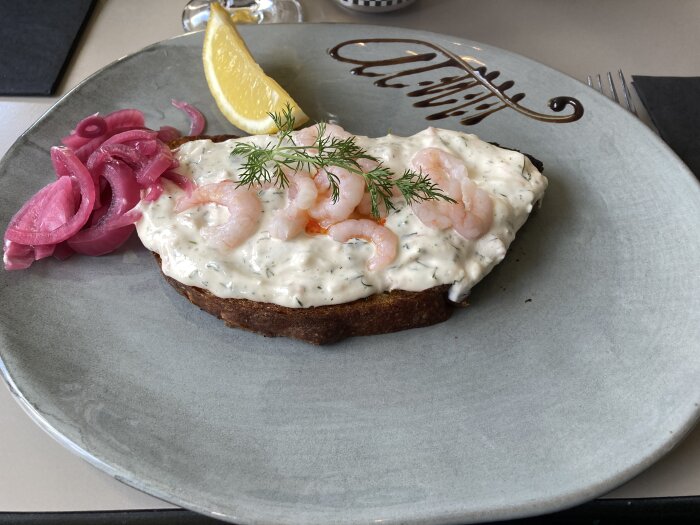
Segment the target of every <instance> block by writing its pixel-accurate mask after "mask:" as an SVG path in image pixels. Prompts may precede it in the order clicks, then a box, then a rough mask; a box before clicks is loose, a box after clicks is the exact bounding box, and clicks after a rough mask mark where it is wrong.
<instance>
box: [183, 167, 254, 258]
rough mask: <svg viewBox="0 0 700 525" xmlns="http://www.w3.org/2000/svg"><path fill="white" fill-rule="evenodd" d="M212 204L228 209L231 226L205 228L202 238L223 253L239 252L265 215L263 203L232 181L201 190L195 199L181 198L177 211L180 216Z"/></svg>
mask: <svg viewBox="0 0 700 525" xmlns="http://www.w3.org/2000/svg"><path fill="white" fill-rule="evenodd" d="M208 203H214V204H219V205H221V206H226V208H227V209H228V211H229V213H230V217H229V219H228V221H227V222H225V223H223V224H220V225H218V226H207V227H205V228H202V237H204V238H205V239H207V240H209V241H211V242H212V244H213V245H214V246H215V247H217V248H219V249H221V250H226V249H231V248H235V247H236V246H239V245H240V244H242V243H243V242H244V241H245V240H246V239H247V238H248V237H250V236H251V235H252V234H253V233H254V232H255V230H256V228H257V225H258V222H259V221H260V215H261V214H262V205H261V204H260V199H258V196H257V195H256V194H255V192H253V191H250V190H246V189H243V188H238V187H236V183H235V182H232V181H229V180H226V181H222V182H217V183H214V184H206V185H204V186H199V187H198V188H197V189H195V190H194V191H193V192H192V195H190V196H184V197H182V198H180V199H179V200H178V201H177V203H176V204H175V208H174V211H175V213H180V212H183V211H185V210H188V209H190V208H193V207H194V206H199V205H202V204H208Z"/></svg>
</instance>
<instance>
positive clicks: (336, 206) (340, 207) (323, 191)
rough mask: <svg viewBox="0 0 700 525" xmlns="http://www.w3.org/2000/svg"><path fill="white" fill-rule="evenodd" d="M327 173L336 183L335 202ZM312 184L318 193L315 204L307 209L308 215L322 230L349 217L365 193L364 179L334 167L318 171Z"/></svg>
mask: <svg viewBox="0 0 700 525" xmlns="http://www.w3.org/2000/svg"><path fill="white" fill-rule="evenodd" d="M328 173H330V174H331V175H334V176H335V177H336V179H337V181H338V187H339V193H338V200H336V201H335V202H333V194H332V191H331V188H330V184H329V182H328ZM314 182H315V183H316V187H317V188H319V190H320V192H319V198H318V199H317V200H316V203H315V204H314V205H313V206H311V207H310V208H309V215H310V216H311V218H312V219H315V220H316V221H318V223H319V224H320V225H321V226H323V227H324V228H326V227H328V226H330V225H331V224H335V223H336V222H340V221H343V220H345V219H347V218H348V217H350V215H351V214H352V212H353V211H354V210H355V208H356V207H357V205H358V204H360V201H362V197H363V195H364V193H365V179H364V178H363V177H362V176H361V175H358V174H357V173H352V172H350V171H348V170H346V169H343V168H338V167H336V166H333V167H329V168H326V169H325V170H323V169H321V170H318V173H317V174H316V176H315V177H314Z"/></svg>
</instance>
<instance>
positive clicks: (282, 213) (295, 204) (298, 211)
mask: <svg viewBox="0 0 700 525" xmlns="http://www.w3.org/2000/svg"><path fill="white" fill-rule="evenodd" d="M282 169H283V170H284V172H285V175H286V176H287V179H288V180H289V189H288V190H287V205H286V206H285V207H284V208H283V209H281V210H277V211H276V212H275V215H274V217H273V218H272V222H271V223H270V235H271V236H272V237H274V238H275V239H282V240H283V241H286V240H288V239H293V238H294V237H296V236H297V235H299V234H300V233H301V232H303V231H304V228H305V227H306V224H307V223H308V222H309V213H308V211H307V210H308V209H309V208H310V207H311V206H313V204H314V203H315V202H316V197H317V195H318V189H317V188H316V184H315V183H314V181H313V179H312V178H311V174H310V173H308V172H306V171H296V172H295V171H292V170H290V169H288V168H282Z"/></svg>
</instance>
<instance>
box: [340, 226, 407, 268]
mask: <svg viewBox="0 0 700 525" xmlns="http://www.w3.org/2000/svg"><path fill="white" fill-rule="evenodd" d="M328 235H330V236H331V238H333V240H335V241H338V242H347V241H349V240H350V239H363V240H365V241H369V242H371V243H373V244H374V254H373V255H372V256H371V257H370V258H369V260H368V261H367V269H369V270H381V269H382V268H386V267H387V266H389V265H390V264H391V263H392V262H393V261H394V259H395V258H396V250H397V246H398V244H399V239H398V237H397V236H396V234H395V233H394V232H393V231H391V230H390V229H389V228H387V227H386V226H382V225H381V224H378V223H376V222H374V221H371V220H369V219H348V220H346V221H343V222H339V223H337V224H334V225H332V226H331V227H330V228H328Z"/></svg>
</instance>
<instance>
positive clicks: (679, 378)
mask: <svg viewBox="0 0 700 525" xmlns="http://www.w3.org/2000/svg"><path fill="white" fill-rule="evenodd" d="M243 34H244V37H245V38H246V39H247V41H248V42H249V44H250V47H251V48H252V49H253V50H254V52H255V55H256V56H257V58H258V59H259V61H260V62H261V63H262V65H263V67H264V68H265V69H266V70H267V71H268V72H269V73H271V74H272V75H273V76H275V77H277V78H278V79H279V80H280V81H281V83H282V84H283V85H285V86H286V87H287V88H288V89H289V91H291V93H292V94H293V95H294V96H295V97H296V98H297V100H298V101H299V102H300V103H301V105H302V106H303V107H304V108H306V109H307V110H308V112H309V113H310V114H311V116H312V117H314V118H327V117H329V115H330V116H333V115H334V116H335V117H337V119H338V120H339V121H340V122H341V123H342V124H343V125H344V126H345V127H346V128H348V129H350V130H352V131H355V132H358V133H364V134H370V135H379V134H384V133H385V132H386V131H387V129H389V128H391V129H392V130H393V131H394V133H397V134H409V133H413V132H416V131H418V130H420V129H422V128H423V127H425V126H426V124H427V122H426V120H425V117H426V115H428V114H430V108H422V109H421V108H418V109H416V108H415V107H414V106H413V103H414V102H415V98H413V99H412V98H409V97H407V96H406V94H407V93H408V92H409V90H410V89H409V88H397V89H381V88H379V87H376V86H375V85H374V84H373V81H374V80H376V79H373V78H368V77H363V76H357V75H355V76H353V75H351V74H350V65H349V64H348V63H344V62H339V61H336V60H334V59H333V58H331V57H330V56H329V55H328V53H327V50H328V48H330V47H332V46H334V45H335V44H337V43H339V42H341V41H343V40H347V39H350V38H360V37H362V38H365V37H372V36H377V35H382V36H394V37H397V36H398V37H402V38H419V39H424V40H429V41H431V42H433V43H437V44H440V45H442V46H445V47H446V48H447V49H448V50H452V51H454V52H455V53H457V54H459V55H461V56H463V57H464V58H465V59H466V60H468V61H469V62H470V63H472V64H477V62H476V61H479V62H481V63H483V64H485V65H486V67H487V68H488V69H489V71H493V70H499V71H501V77H500V79H502V80H503V81H505V80H513V81H515V86H513V87H512V88H510V89H508V90H507V92H508V93H518V92H522V93H525V94H526V97H525V98H524V99H522V100H521V101H520V104H521V105H522V106H523V107H525V106H526V107H528V108H530V109H532V110H533V111H536V112H539V113H544V114H549V115H553V114H554V113H553V112H552V111H550V110H549V109H547V107H546V102H547V100H548V99H550V98H551V97H553V96H572V97H575V98H577V99H578V100H579V101H580V102H581V103H582V104H583V106H584V108H585V113H584V115H583V118H581V119H579V120H577V121H575V122H571V123H566V124H552V123H546V122H541V121H539V120H535V119H533V118H530V117H528V116H526V115H524V114H522V113H521V112H518V111H515V110H513V109H504V110H502V111H498V112H496V113H494V114H492V115H490V116H489V117H488V118H485V119H483V120H482V121H481V122H480V123H479V124H478V125H475V126H462V125H461V124H460V123H459V121H458V120H457V119H456V118H448V119H444V120H441V121H439V122H435V123H436V124H440V125H441V126H443V127H451V128H455V129H466V130H473V131H474V132H476V133H478V134H480V135H481V136H483V137H485V138H487V139H488V140H492V141H496V142H499V143H501V144H504V145H510V146H515V147H518V148H520V149H522V150H524V151H528V152H531V153H533V154H535V155H536V156H537V157H539V158H540V159H542V160H543V161H544V163H545V164H546V173H547V175H548V176H549V179H550V188H549V190H548V193H547V196H546V198H545V201H544V205H543V207H542V208H541V210H539V212H537V213H536V214H535V215H534V216H533V217H532V218H531V219H530V221H529V222H528V223H527V225H526V226H525V228H524V229H523V230H522V231H521V233H520V235H519V238H518V239H517V240H516V242H515V244H514V245H513V247H512V250H511V252H510V254H509V255H508V257H507V258H506V260H505V261H504V262H503V263H502V264H501V265H500V266H499V267H498V268H497V269H496V270H495V271H494V272H493V273H492V274H491V275H490V276H489V277H488V278H487V279H486V280H485V281H484V282H482V283H481V284H480V285H479V286H478V287H477V288H476V289H475V290H474V291H473V293H472V297H471V303H472V305H471V306H470V307H469V308H467V309H465V310H461V311H458V312H457V313H456V314H455V315H454V317H453V318H452V319H451V320H450V321H448V322H446V323H444V324H441V325H438V326H433V327H429V328H424V329H419V330H410V331H406V332H402V333H398V334H392V335H385V336H380V337H370V338H357V339H353V340H349V341H346V342H343V343H341V344H338V345H335V346H332V347H329V348H316V347H312V346H308V345H306V344H302V343H298V342H295V341H289V340H271V339H265V338H262V337H258V336H256V335H252V334H249V333H245V332H241V331H235V330H231V329H227V328H225V327H224V326H223V325H222V324H221V323H220V322H219V321H217V320H216V319H214V318H212V317H210V316H209V315H207V314H204V313H201V312H200V311H199V310H198V309H197V308H194V307H192V306H191V305H190V304H189V303H187V302H186V301H185V300H183V299H182V298H181V297H180V296H178V295H177V294H176V293H175V292H174V291H173V290H172V289H171V288H170V287H169V286H168V285H167V284H165V283H164V281H163V280H162V279H161V277H160V276H159V273H158V270H157V268H156V265H155V263H154V262H153V260H152V258H151V256H150V255H149V254H148V253H147V252H146V251H145V250H144V249H142V248H141V247H140V246H139V243H138V242H137V241H136V240H134V241H133V242H132V243H131V244H130V245H129V246H128V247H127V249H125V250H121V251H119V252H118V253H115V254H114V255H110V256H107V257H102V258H79V257H76V258H73V259H71V260H69V261H68V262H64V263H59V262H56V261H53V260H47V261H43V262H41V263H39V264H36V265H34V266H33V267H32V268H31V269H30V270H29V271H22V272H13V273H10V272H0V282H1V285H0V301H2V304H3V305H4V306H3V309H2V314H1V315H0V326H1V329H0V352H1V355H2V361H3V364H4V368H3V373H4V376H5V378H6V380H7V381H8V383H9V384H10V386H11V388H12V389H13V391H14V393H15V394H16V396H17V397H18V398H19V400H20V401H21V403H22V404H23V405H24V407H25V408H26V409H27V410H28V411H29V412H30V413H31V414H32V415H33V416H35V417H36V419H37V420H38V421H39V422H40V424H41V425H42V426H43V427H44V428H45V429H47V430H49V431H50V432H51V433H52V434H53V435H54V436H55V437H56V438H58V439H59V441H61V442H62V443H64V444H65V445H66V446H68V447H70V448H71V449H72V450H74V451H75V452H77V453H78V454H80V455H81V456H83V457H84V458H85V459H87V460H88V461H90V462H92V463H93V464H95V465H96V466H98V467H99V468H101V469H103V470H105V471H106V472H108V473H110V474H112V475H113V476H115V477H116V478H118V479H120V480H123V481H124V482H126V483H128V484H130V485H132V486H134V487H137V488H139V489H142V490H144V491H146V492H148V493H151V494H154V495H156V496H159V497H161V498H163V499H166V500H168V501H171V502H174V503H176V504H178V505H181V506H183V507H187V508H190V509H194V510H197V511H200V512H204V513H207V514H210V515H213V516H216V517H219V518H223V519H226V520H231V521H235V522H239V523H316V524H326V523H337V524H351V523H367V522H370V521H375V520H382V521H384V522H387V523H399V522H400V523H449V522H468V521H479V520H492V519H502V518H508V517H516V516H524V515H530V514H536V513H542V512H546V511H552V510H555V509H560V508H563V507H566V506H570V505H574V504H576V503H579V502H581V501H584V500H587V499H589V498H593V497H595V496H597V495H600V494H602V493H604V492H606V491H608V490H610V489H612V488H613V487H615V486H617V485H619V484H620V483H622V482H624V481H626V480H627V479H629V478H630V477H632V476H633V475H635V474H636V473H638V472H640V471H641V470H642V469H644V468H646V467H648V466H649V465H651V464H652V463H653V462H654V461H656V460H657V459H658V458H659V457H660V456H661V455H662V454H664V453H665V452H667V451H668V450H669V449H670V448H671V447H672V446H673V445H674V444H675V443H677V442H678V441H679V440H680V439H681V437H682V436H683V435H684V434H685V433H686V432H688V430H689V429H690V428H691V426H692V424H693V423H694V421H695V418H696V416H697V414H698V402H700V382H698V379H697V378H698V377H700V359H699V358H698V355H700V343H699V341H700V299H699V298H700V272H698V267H699V265H698V263H699V262H700V261H699V259H700V258H699V255H700V244H699V242H698V232H700V191H699V189H698V184H697V181H696V180H695V179H694V178H693V177H692V175H691V174H690V173H689V172H688V170H687V169H686V168H685V167H684V166H683V165H682V164H681V162H680V161H679V160H678V159H677V158H676V157H675V156H674V155H673V154H672V153H671V152H670V150H669V149H668V148H667V147H666V146H665V145H664V144H662V143H661V142H660V141H659V140H658V138H657V137H656V136H655V135H654V134H653V133H652V132H650V131H649V130H648V129H646V128H645V127H644V126H643V125H641V124H640V123H639V122H638V121H637V120H635V119H634V118H633V117H631V116H630V115H629V114H627V113H625V112H624V111H623V110H621V109H620V108H619V107H617V106H615V105H614V104H612V103H610V102H609V101H607V100H606V99H604V98H602V97H600V96H599V95H597V94H596V93H594V92H593V90H591V89H590V88H588V87H586V86H584V85H583V84H581V83H579V82H577V81H575V80H572V79H570V78H567V77H565V76H564V75H562V74H560V73H557V72H555V71H552V70H550V69H548V68H546V67H543V66H541V65H539V64H536V63H534V62H532V61H530V60H527V59H525V58H522V57H520V56H517V55H513V54H511V53H507V52H504V51H501V50H498V49H493V48H490V47H488V46H485V45H481V44H477V43H474V42H469V41H465V40H458V39H454V38H450V37H444V36H440V35H435V34H427V33H419V32H414V31H404V30H399V29H388V28H384V29H382V28H377V27H363V26H343V25H340V26H323V25H315V26H306V25H294V26H270V27H244V28H243ZM201 38H202V37H201V35H197V34H193V35H186V36H183V37H181V38H176V39H174V40H170V41H168V42H164V43H160V44H157V45H154V46H152V47H149V48H147V49H145V50H143V51H141V52H140V53H137V54H136V55H133V56H130V57H127V58H125V59H123V60H121V61H119V62H117V63H115V64H113V65H111V66H109V67H107V68H106V69H104V70H103V71H101V72H99V73H97V74H96V75H95V76H93V77H91V78H90V79H88V80H87V81H85V82H84V83H83V84H81V85H80V86H79V87H77V88H76V89H75V90H74V91H73V92H71V93H70V94H69V95H67V96H66V97H65V98H63V99H62V100H61V101H60V102H58V103H57V104H56V106H55V107H54V108H53V109H52V110H51V111H50V112H48V113H47V114H46V115H45V116H44V117H42V118H41V119H40V120H39V121H38V122H37V123H36V124H35V125H34V126H33V127H32V128H31V129H30V130H29V131H28V132H27V133H26V134H25V135H24V136H22V137H21V138H20V139H19V140H18V142H17V143H16V144H15V145H14V146H13V148H12V149H11V150H10V151H9V153H8V154H7V156H6V157H5V159H4V160H3V161H2V164H1V165H0V203H1V206H0V210H1V211H0V223H1V224H3V225H5V224H7V221H8V220H9V218H10V216H11V215H12V213H14V211H15V210H16V209H17V208H18V207H19V205H20V203H21V202H23V201H24V200H25V199H26V198H27V197H28V196H29V195H30V194H31V193H33V192H34V191H36V190H37V189H38V188H39V187H41V186H43V185H44V184H46V183H47V182H48V181H49V180H50V179H51V177H52V175H50V172H49V157H48V149H49V147H50V146H51V145H52V144H55V143H56V142H57V140H58V138H59V137H61V136H62V135H63V134H65V133H66V131H67V130H68V129H69V128H70V127H71V126H72V125H73V124H74V123H75V122H77V120H78V119H80V118H81V117H83V116H85V115H88V114H91V113H94V112H96V111H101V112H108V111H111V110H114V109H117V108H124V107H131V106H133V107H138V108H142V109H144V110H145V112H146V114H147V119H148V123H149V124H150V125H151V126H152V127H158V126H160V125H162V124H165V123H168V124H174V125H177V126H180V127H181V128H184V127H186V122H185V119H184V117H183V116H182V114H181V113H180V112H179V111H178V110H176V109H174V108H172V107H171V106H170V98H171V97H173V98H179V99H185V100H188V101H190V102H192V103H194V104H196V105H197V106H199V107H200V108H202V109H203V111H204V112H205V113H206V115H207V117H208V118H209V123H210V128H209V131H211V132H214V133H216V132H224V131H229V130H230V127H229V126H228V125H227V124H226V123H225V122H224V120H223V119H222V117H221V116H220V115H219V114H218V112H217V110H216V108H215V105H214V102H213V101H212V99H211V98H210V95H209V92H208V90H207V87H206V84H205V81H204V78H203V74H202V70H201V61H200V45H201ZM389 47H391V46H389ZM346 51H352V52H357V53H360V54H362V53H365V55H363V56H364V58H368V57H369V58H372V57H373V56H375V55H376V56H375V58H381V57H382V56H383V57H386V53H390V54H391V53H394V54H396V53H398V56H404V57H408V56H416V53H418V54H419V55H420V54H421V53H422V52H423V48H421V47H420V46H418V45H415V44H410V43H405V44H404V45H403V48H402V49H400V50H399V51H397V49H396V48H395V47H393V48H392V49H391V50H390V49H389V48H388V47H382V46H377V47H376V48H373V47H372V46H365V47H364V48H362V49H361V48H360V47H359V46H352V47H350V48H346ZM407 51H408V53H407ZM411 53H413V55H411ZM395 56H397V55H395ZM469 57H471V58H469ZM443 74H444V73H440V76H439V77H437V78H443V76H442V75H443ZM445 75H447V76H449V74H445ZM500 79H499V81H498V82H497V83H500ZM406 80H408V79H406ZM423 87H425V84H424V85H423ZM414 89H417V88H414ZM471 107H472V108H474V107H475V106H471ZM493 107H495V106H493ZM482 110H484V111H485V109H482ZM480 111H481V110H480ZM567 112H569V109H566V110H565V111H563V112H562V114H565V113H567Z"/></svg>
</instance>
